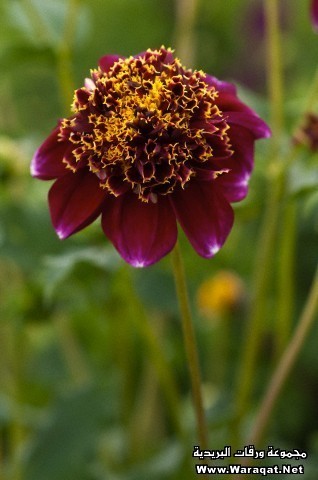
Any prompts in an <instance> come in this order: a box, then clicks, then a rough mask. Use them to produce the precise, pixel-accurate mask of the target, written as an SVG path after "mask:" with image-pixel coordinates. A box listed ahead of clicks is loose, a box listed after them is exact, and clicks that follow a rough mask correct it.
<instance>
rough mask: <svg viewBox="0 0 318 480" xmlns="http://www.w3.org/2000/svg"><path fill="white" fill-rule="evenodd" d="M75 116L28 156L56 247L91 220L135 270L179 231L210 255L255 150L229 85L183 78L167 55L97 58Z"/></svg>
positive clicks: (258, 127) (256, 121)
mask: <svg viewBox="0 0 318 480" xmlns="http://www.w3.org/2000/svg"><path fill="white" fill-rule="evenodd" d="M72 109H73V114H72V115H71V116H70V117H69V118H64V119H62V120H60V121H59V122H58V125H57V127H56V128H55V129H54V130H53V131H52V133H51V134H50V135H49V137H48V138H47V139H46V140H45V141H44V143H43V144H42V145H41V146H40V148H39V149H38V150H37V151H36V152H35V155H34V157H33V160H32V164H31V173H32V175H33V176H34V177H37V178H40V179H42V180H51V179H56V181H55V183H54V184H53V186H52V187H51V189H50V191H49V207H50V213H51V218H52V223H53V226H54V228H55V230H56V232H57V234H58V236H59V237H60V238H62V239H64V238H66V237H69V236H70V235H72V234H73V233H75V232H78V231H79V230H82V229H83V228H85V227H86V226H87V225H89V224H90V223H92V222H93V221H94V220H95V219H96V218H97V217H98V216H99V215H101V221H102V228H103V230H104V233H105V235H106V236H107V237H108V238H109V240H110V241H111V242H112V243H113V244H114V246H115V248H116V249H117V250H118V252H119V253H120V255H121V256H122V257H123V258H124V259H125V260H126V261H127V262H128V263H130V264H131V265H133V266H135V267H144V266H148V265H151V264H153V263H155V262H157V261H158V260H160V259H161V258H162V257H163V256H164V255H166V254H167V253H168V252H169V251H170V250H171V249H172V248H173V247H174V245H175V242H176V239H177V222H178V223H179V224H180V225H181V227H182V228H183V230H184V232H185V233H186V235H187V237H188V238H189V240H190V242H191V244H192V245H193V247H194V249H195V250H196V251H197V253H198V254H199V255H201V256H203V257H205V258H210V257H212V256H213V255H214V254H215V253H216V252H217V251H218V250H219V249H220V247H221V246H222V245H223V243H224V242H225V240H226V238H227V236H228V234H229V232H230V230H231V228H232V225H233V210H232V207H231V206H230V202H236V201H239V200H242V199H243V198H244V197H245V196H246V194H247V188H248V179H249V177H250V174H251V171H252V168H253V155H254V141H255V140H256V139H258V138H262V137H268V136H269V134H270V132H269V128H268V127H267V125H266V124H265V123H264V122H263V121H262V120H261V119H260V118H259V117H258V116H257V115H256V114H255V113H254V112H253V111H252V110H251V109H250V108H248V107H247V106H246V105H245V104H244V103H242V102H241V101H240V100H239V99H238V97H237V94H236V89H235V87H234V86H233V85H231V84H230V83H226V82H222V81H219V80H217V79H216V78H215V77H212V76H210V75H206V74H204V73H203V72H202V71H196V70H195V71H192V70H187V69H185V68H184V67H183V66H182V64H181V63H180V61H179V60H178V59H177V58H174V56H173V52H172V50H170V49H167V50H166V49H165V48H164V47H161V48H160V49H159V50H147V51H146V52H143V53H140V54H138V55H136V56H134V57H129V58H123V57H120V56H118V55H107V56H104V57H102V58H101V59H100V61H99V68H98V69H96V70H92V72H91V78H90V79H86V81H85V86H84V87H82V88H79V89H78V90H76V92H75V95H74V102H73V105H72Z"/></svg>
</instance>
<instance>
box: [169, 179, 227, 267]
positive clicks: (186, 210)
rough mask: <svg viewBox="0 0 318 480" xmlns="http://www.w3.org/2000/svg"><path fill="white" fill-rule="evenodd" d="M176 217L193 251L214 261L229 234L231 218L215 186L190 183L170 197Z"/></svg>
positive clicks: (207, 183)
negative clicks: (212, 258)
mask: <svg viewBox="0 0 318 480" xmlns="http://www.w3.org/2000/svg"><path fill="white" fill-rule="evenodd" d="M171 199H172V200H171V201H172V204H173V206H174V209H175V212H176V216H177V219H178V221H179V222H180V225H181V227H182V228H183V230H184V232H185V234H186V235H187V237H188V239H189V240H190V242H191V244H192V246H193V248H194V249H195V250H196V251H197V253H198V254H199V255H201V256H202V257H205V258H211V257H213V256H214V255H215V254H216V253H217V252H218V251H219V249H220V248H221V247H222V245H223V243H224V242H225V240H226V238H227V236H228V234H229V233H230V231H231V228H232V225H233V220H234V214H233V210H232V207H231V206H230V205H229V203H228V202H227V200H226V199H225V198H224V197H223V195H222V193H221V191H220V190H219V189H218V188H217V186H216V185H215V184H214V182H192V183H191V184H189V187H188V188H186V189H185V190H181V189H180V190H178V191H176V192H174V193H173V194H172V195H171Z"/></svg>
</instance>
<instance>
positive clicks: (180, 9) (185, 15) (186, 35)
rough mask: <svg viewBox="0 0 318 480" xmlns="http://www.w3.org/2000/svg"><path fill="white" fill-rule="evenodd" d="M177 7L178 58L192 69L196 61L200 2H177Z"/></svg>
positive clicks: (180, 0)
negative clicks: (196, 36)
mask: <svg viewBox="0 0 318 480" xmlns="http://www.w3.org/2000/svg"><path fill="white" fill-rule="evenodd" d="M175 5H176V25H175V44H176V50H177V56H178V57H180V58H182V61H183V62H184V63H185V64H186V65H188V66H190V67H191V66H193V64H194V60H195V49H196V39H195V32H194V27H195V20H196V14H197V11H198V5H199V0H175Z"/></svg>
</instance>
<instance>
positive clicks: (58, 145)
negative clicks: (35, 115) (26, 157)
mask: <svg viewBox="0 0 318 480" xmlns="http://www.w3.org/2000/svg"><path fill="white" fill-rule="evenodd" d="M59 131H60V128H59V126H58V127H56V128H55V129H54V130H53V131H52V132H51V134H50V135H49V136H48V137H47V139H46V140H45V141H44V142H43V143H42V145H41V146H40V147H39V148H38V149H37V151H36V152H35V154H34V156H33V159H32V162H31V167H30V170H31V175H32V176H33V177H36V178H40V179H41V180H52V179H53V178H58V177H61V176H63V175H65V174H67V173H68V170H67V169H66V165H65V163H63V161H62V160H63V157H64V154H65V151H66V150H67V148H68V147H69V145H70V143H69V142H65V141H64V142H59V141H58V133H59Z"/></svg>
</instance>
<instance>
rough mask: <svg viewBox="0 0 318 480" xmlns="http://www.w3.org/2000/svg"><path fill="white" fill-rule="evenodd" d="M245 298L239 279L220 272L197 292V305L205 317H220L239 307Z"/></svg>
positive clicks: (224, 271)
mask: <svg viewBox="0 0 318 480" xmlns="http://www.w3.org/2000/svg"><path fill="white" fill-rule="evenodd" d="M244 296H245V287H244V283H243V281H242V280H241V278H240V277H239V276H238V275H236V274H235V273H233V272H230V271H227V270H221V271H219V272H218V273H216V274H215V275H214V276H213V277H209V278H207V279H206V280H204V282H203V283H202V284H201V285H200V287H199V288H198V291H197V305H198V309H199V311H200V313H201V314H202V315H204V316H205V317H211V316H222V315H225V314H228V313H230V312H231V311H233V310H234V309H235V308H236V307H238V306H239V305H240V303H241V302H242V300H243V298H244Z"/></svg>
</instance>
